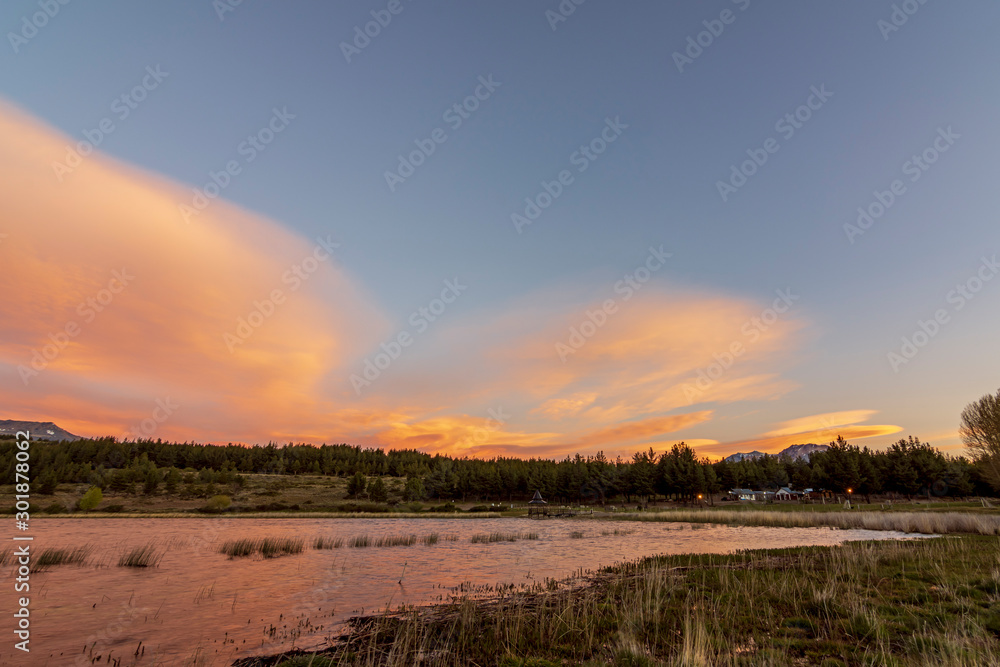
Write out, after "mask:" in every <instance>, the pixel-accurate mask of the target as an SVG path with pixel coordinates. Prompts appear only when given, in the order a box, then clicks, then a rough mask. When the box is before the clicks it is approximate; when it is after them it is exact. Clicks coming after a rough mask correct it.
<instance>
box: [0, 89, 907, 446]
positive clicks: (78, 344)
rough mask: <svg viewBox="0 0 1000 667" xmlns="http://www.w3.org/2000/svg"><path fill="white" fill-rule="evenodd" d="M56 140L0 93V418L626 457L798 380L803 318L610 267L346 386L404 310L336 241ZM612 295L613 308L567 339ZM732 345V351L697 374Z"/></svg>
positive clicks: (777, 394) (803, 428)
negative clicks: (609, 278) (605, 277)
mask: <svg viewBox="0 0 1000 667" xmlns="http://www.w3.org/2000/svg"><path fill="white" fill-rule="evenodd" d="M69 143H70V140H69V139H67V138H65V137H62V136H60V135H58V134H57V133H55V132H53V131H51V130H50V129H48V128H46V127H44V126H42V125H41V124H39V123H37V122H36V121H34V120H32V119H30V118H28V117H27V116H25V115H24V114H22V113H20V112H18V111H16V110H14V109H12V108H10V107H4V108H2V110H0V183H2V186H0V187H2V188H3V198H2V204H0V206H2V207H3V232H4V233H5V234H7V236H6V238H4V239H3V240H2V243H0V253H2V257H3V258H4V264H5V267H6V268H5V270H4V271H3V273H2V278H0V281H2V283H0V302H2V309H3V312H4V314H5V317H4V319H3V321H2V324H0V363H2V365H0V374H2V375H0V376H2V378H3V384H2V391H0V401H2V404H3V405H4V406H5V407H6V411H5V413H6V414H5V415H4V416H5V417H13V418H19V419H33V420H42V421H49V420H52V421H55V422H57V423H59V424H60V425H61V426H63V427H65V428H67V429H69V430H70V431H74V432H77V433H80V434H82V435H95V436H96V435H103V434H111V435H116V436H120V435H126V436H128V437H136V436H138V435H142V436H152V437H162V438H165V439H174V440H197V441H202V442H205V441H208V442H229V441H242V442H248V443H262V442H267V441H270V440H275V441H279V442H288V441H296V442H300V441H305V442H313V443H321V442H349V443H356V444H362V445H368V446H381V447H386V448H393V447H395V448H418V449H421V450H424V451H428V452H442V453H449V454H455V455H469V456H483V457H488V456H495V455H517V456H548V457H562V456H565V455H569V454H573V453H577V452H580V453H583V454H592V453H595V452H597V451H604V452H606V453H608V454H609V455H612V456H613V455H618V454H622V455H625V456H627V455H628V454H629V453H631V452H633V451H636V450H639V449H645V448H647V447H654V448H656V449H661V450H662V449H665V448H666V447H667V446H669V444H670V443H672V442H676V441H678V440H681V439H684V434H685V433H686V432H688V433H690V429H692V428H693V427H696V426H702V427H703V429H702V430H704V428H705V427H708V426H710V425H711V424H712V423H713V418H714V414H715V410H717V409H718V407H719V406H724V405H727V404H734V403H741V402H760V401H773V400H776V399H780V398H782V397H783V396H786V395H787V394H788V393H789V392H791V391H793V390H794V389H796V388H797V386H798V385H797V383H796V382H794V381H792V380H790V379H788V378H787V377H785V376H784V375H783V374H782V373H783V372H784V371H785V370H787V369H788V368H789V367H791V366H792V365H793V364H794V359H795V355H796V354H797V351H798V349H799V347H800V342H801V334H802V329H803V326H804V322H803V320H802V319H800V318H799V317H797V316H796V315H795V314H794V313H789V314H787V315H785V316H782V317H780V318H778V319H777V321H774V322H772V323H770V324H769V325H768V326H766V327H760V325H758V324H752V323H753V322H755V318H757V317H759V316H760V314H761V313H762V312H763V311H764V310H765V309H766V308H768V305H769V304H768V303H757V302H753V301H751V300H748V299H745V298H741V297H736V296H732V295H728V294H724V293H721V292H716V293H713V292H710V291H707V290H696V289H692V288H690V287H670V286H668V285H664V284H662V283H660V284H657V285H650V286H649V287H647V288H645V289H644V290H643V291H641V292H637V293H635V294H633V295H631V296H629V297H628V298H626V297H625V296H624V295H622V294H620V293H615V291H614V290H613V286H612V285H608V286H607V288H606V289H604V290H603V291H601V290H598V291H597V292H595V293H594V294H593V295H592V296H590V297H581V296H580V295H579V294H578V293H575V292H574V291H572V290H558V289H550V290H546V291H540V292H538V293H536V294H527V295H525V296H524V297H523V298H521V299H519V300H516V301H515V302H512V303H508V304H507V305H506V306H504V307H503V308H499V309H493V310H490V311H488V312H473V313H471V314H470V313H469V312H463V313H458V314H455V316H454V317H451V318H450V319H448V318H442V319H441V321H440V322H439V323H437V324H435V325H434V326H433V327H431V328H430V329H428V331H427V333H426V334H425V336H424V337H422V338H420V339H419V340H418V341H417V343H415V344H414V345H413V346H412V347H411V348H407V350H406V351H405V354H403V355H402V356H401V357H400V358H399V359H398V361H397V362H394V364H393V365H392V366H391V367H390V368H388V369H386V370H385V371H384V373H382V375H381V376H380V377H379V378H378V379H377V380H376V381H374V382H373V383H372V385H371V387H367V388H366V389H365V391H363V392H357V391H353V390H352V386H351V383H350V382H349V379H348V378H349V377H350V376H351V375H352V374H356V373H359V372H360V371H361V369H362V368H363V360H364V359H366V358H370V357H371V355H373V354H374V353H376V352H377V351H378V350H379V349H380V348H379V345H380V343H382V342H384V341H387V340H392V337H393V335H394V334H395V332H396V331H398V330H399V327H398V326H394V325H393V323H392V322H391V321H390V318H389V317H387V316H386V315H385V314H384V313H383V312H382V311H381V309H380V307H379V305H378V303H377V302H376V300H375V298H374V297H373V296H372V295H371V294H369V293H368V292H367V291H366V290H365V288H364V287H363V286H362V285H360V284H359V283H358V281H357V280H355V279H353V278H352V277H351V276H349V275H347V273H346V272H345V271H344V270H343V269H342V268H341V266H340V263H339V261H338V257H337V252H338V249H337V248H336V247H335V244H336V243H337V239H335V238H333V239H331V238H326V239H320V240H319V241H317V240H310V239H304V238H301V237H299V236H297V235H296V234H293V233H291V232H289V231H288V230H287V229H285V228H283V227H282V226H280V225H278V224H276V223H274V222H271V221H268V220H266V219H263V218H261V217H260V216H257V215H254V214H252V213H250V212H247V211H244V210H241V209H239V208H237V207H235V206H233V205H231V204H228V203H226V202H225V201H223V200H221V199H220V200H216V201H213V202H212V203H211V204H210V206H208V207H207V208H206V209H205V210H204V211H202V212H201V213H199V214H198V215H195V216H192V217H191V219H190V222H188V221H186V220H185V219H184V217H183V216H181V214H180V212H179V206H178V205H179V203H181V202H186V201H188V200H189V199H190V191H189V190H188V189H186V188H183V187H181V186H179V185H177V184H174V183H171V182H168V181H166V180H165V179H162V178H159V177H156V176H155V175H151V174H148V173H144V172H141V171H139V170H137V169H134V168H131V167H128V166H125V165H123V164H120V163H117V162H115V161H112V160H110V159H108V158H105V157H102V156H99V155H91V156H89V157H87V158H86V159H85V160H84V162H83V164H82V165H80V166H79V167H77V168H76V169H75V170H74V171H73V172H72V173H70V174H67V175H65V176H64V178H63V181H62V182H59V179H58V178H57V177H56V175H55V174H54V172H53V170H52V166H51V165H52V163H53V161H56V160H62V159H63V158H64V156H65V153H66V146H67V145H68V144H69ZM609 299H611V300H614V302H615V309H614V312H613V313H612V314H608V315H607V317H606V318H605V319H604V320H603V321H602V322H601V324H600V326H599V327H593V333H592V334H591V335H590V336H589V337H582V336H580V335H579V334H578V335H577V338H575V339H574V338H573V336H574V334H573V332H574V330H576V331H579V330H580V329H581V323H583V322H585V321H586V320H587V318H588V315H587V313H588V312H593V311H594V310H595V309H598V308H601V307H602V304H606V303H607V302H608V300H609ZM553 304H556V305H553ZM588 331H590V328H588ZM577 343H581V344H579V345H577ZM734 344H739V345H740V349H741V350H742V352H741V353H740V354H739V355H738V357H737V358H734V359H733V360H732V363H731V364H729V365H728V367H727V368H726V369H725V372H721V373H718V374H715V373H714V372H710V371H709V369H710V368H711V367H712V365H713V364H716V363H718V362H719V359H720V355H723V356H725V354H727V351H728V350H732V349H733V345H734ZM559 345H563V346H566V345H568V346H569V348H568V349H571V352H568V353H566V352H565V350H566V349H567V348H566V347H563V348H562V349H563V350H564V353H563V354H562V355H560V353H559V349H560V348H559ZM46 355H47V356H46ZM706 373H707V375H705V374H706ZM703 375H705V376H706V377H711V378H712V379H711V380H710V381H707V380H706V381H702V382H701V383H700V384H699V382H698V380H699V378H701V377H702V376H703ZM692 388H694V389H692ZM873 413H874V411H872V410H855V411H850V412H844V413H830V414H826V415H816V416H813V417H805V418H800V419H793V420H791V421H788V422H784V423H783V424H780V425H779V426H778V427H777V428H775V429H774V430H772V431H769V432H767V433H765V434H763V435H762V436H761V437H760V438H759V439H756V440H747V441H742V442H739V443H726V444H725V445H719V444H718V441H717V440H714V439H712V438H706V437H701V436H695V437H691V438H689V439H688V442H689V443H691V444H694V445H696V446H698V447H699V448H700V449H703V451H705V452H706V453H711V452H712V451H713V448H714V449H720V448H730V447H737V446H739V447H743V448H759V449H763V450H765V451H770V450H776V449H780V448H781V447H783V446H785V445H787V444H791V443H793V442H808V441H810V439H815V438H820V434H823V435H822V440H824V441H828V440H831V439H833V438H834V437H836V435H837V434H842V435H844V436H845V437H847V438H863V437H869V436H871V435H884V434H890V433H895V432H898V431H899V430H901V429H900V427H898V426H866V425H863V424H861V423H860V422H864V421H867V419H868V418H869V417H870V416H872V414H873ZM144 420H145V423H146V424H153V423H154V422H155V428H154V429H152V430H151V429H149V428H148V427H142V426H141V425H142V424H143V423H144ZM151 420H152V421H151ZM137 425H139V430H138V431H137V430H135V428H136V426H137Z"/></svg>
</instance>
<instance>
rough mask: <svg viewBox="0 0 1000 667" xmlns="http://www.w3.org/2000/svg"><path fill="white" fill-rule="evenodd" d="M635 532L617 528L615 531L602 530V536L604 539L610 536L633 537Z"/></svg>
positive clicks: (629, 529)
mask: <svg viewBox="0 0 1000 667" xmlns="http://www.w3.org/2000/svg"><path fill="white" fill-rule="evenodd" d="M634 532H635V531H634V530H632V529H631V528H615V529H614V530H602V531H601V535H603V536H604V537H607V536H608V535H631V534H632V533H634Z"/></svg>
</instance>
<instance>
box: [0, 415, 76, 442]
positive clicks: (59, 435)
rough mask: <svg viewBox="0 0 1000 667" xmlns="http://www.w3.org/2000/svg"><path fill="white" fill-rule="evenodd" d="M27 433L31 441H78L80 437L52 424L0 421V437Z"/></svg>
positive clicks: (11, 420)
mask: <svg viewBox="0 0 1000 667" xmlns="http://www.w3.org/2000/svg"><path fill="white" fill-rule="evenodd" d="M18 431H27V432H28V433H30V434H31V439H32V440H80V436H78V435H73V434H72V433H70V432H69V431H67V430H65V429H62V428H59V427H58V426H56V425H55V424H53V423H52V422H26V421H18V420H16V419H0V435H14V434H15V433H17V432H18Z"/></svg>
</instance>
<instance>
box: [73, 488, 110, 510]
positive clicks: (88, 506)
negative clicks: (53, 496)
mask: <svg viewBox="0 0 1000 667" xmlns="http://www.w3.org/2000/svg"><path fill="white" fill-rule="evenodd" d="M103 499H104V494H103V493H102V492H101V489H100V488H98V487H96V486H92V487H90V488H89V489H87V492H86V493H85V494H83V497H82V498H80V500H78V501H77V503H76V506H77V507H78V508H79V509H81V510H83V511H84V512H89V511H90V510H92V509H94V508H95V507H97V506H98V505H99V504H100V503H101V500H103Z"/></svg>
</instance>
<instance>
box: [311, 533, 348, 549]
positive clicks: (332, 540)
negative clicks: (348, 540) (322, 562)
mask: <svg viewBox="0 0 1000 667" xmlns="http://www.w3.org/2000/svg"><path fill="white" fill-rule="evenodd" d="M342 546H344V538H342V537H324V536H322V535H319V536H317V537H316V538H315V539H313V549H339V548H341V547H342Z"/></svg>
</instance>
